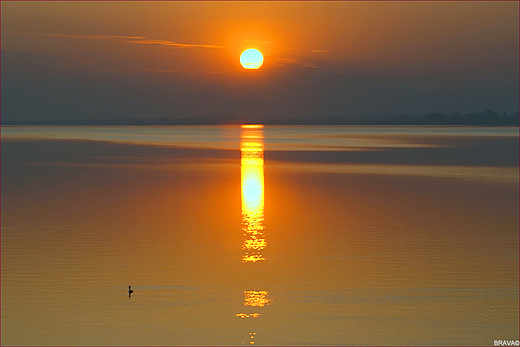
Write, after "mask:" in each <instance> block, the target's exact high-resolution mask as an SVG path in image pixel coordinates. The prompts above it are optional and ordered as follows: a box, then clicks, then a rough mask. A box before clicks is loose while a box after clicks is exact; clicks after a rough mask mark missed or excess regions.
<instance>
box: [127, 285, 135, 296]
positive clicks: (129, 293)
mask: <svg viewBox="0 0 520 347" xmlns="http://www.w3.org/2000/svg"><path fill="white" fill-rule="evenodd" d="M133 292H134V291H133V290H132V286H128V296H130V295H132V293H133Z"/></svg>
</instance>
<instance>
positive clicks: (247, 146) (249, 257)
mask: <svg viewBox="0 0 520 347" xmlns="http://www.w3.org/2000/svg"><path fill="white" fill-rule="evenodd" d="M242 129H243V130H242V136H241V142H240V173H241V175H240V177H241V188H242V196H241V198H242V230H243V231H244V236H245V240H244V243H243V244H242V249H243V250H244V251H245V253H244V255H243V257H242V261H243V262H252V263H255V262H257V261H261V260H265V258H264V257H263V256H262V254H261V251H262V250H263V249H265V247H266V246H267V242H266V240H265V238H264V234H263V230H264V146H263V131H262V128H259V127H258V126H257V125H255V126H251V127H247V126H242Z"/></svg>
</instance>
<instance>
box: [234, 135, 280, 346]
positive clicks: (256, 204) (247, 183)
mask: <svg viewBox="0 0 520 347" xmlns="http://www.w3.org/2000/svg"><path fill="white" fill-rule="evenodd" d="M262 128H263V126H262V125H242V135H241V142H240V178H241V192H242V193H241V199H242V231H243V232H244V242H243V243H242V249H243V250H244V251H245V253H244V255H243V256H242V262H245V263H256V262H258V261H261V260H265V258H264V256H263V255H262V253H261V251H262V250H263V249H265V248H266V247H267V241H266V240H265V237H264V233H263V230H264V218H265V217H264V145H263V131H262ZM271 302H272V300H271V299H269V293H268V292H267V291H265V290H260V291H256V290H246V291H244V306H248V307H252V308H261V307H264V306H266V305H269V304H270V303H271ZM235 316H236V317H240V318H258V317H260V313H258V312H252V313H237V314H236V315H235ZM255 336H256V332H250V333H249V337H250V340H249V344H250V345H253V344H254V343H255V342H254V341H253V339H254V337H255ZM244 343H245V341H242V344H244Z"/></svg>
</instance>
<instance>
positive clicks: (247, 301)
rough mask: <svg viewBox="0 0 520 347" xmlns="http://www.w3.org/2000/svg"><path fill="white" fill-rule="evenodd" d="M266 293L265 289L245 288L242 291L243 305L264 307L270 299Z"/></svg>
mask: <svg viewBox="0 0 520 347" xmlns="http://www.w3.org/2000/svg"><path fill="white" fill-rule="evenodd" d="M268 295H269V293H268V292H267V291H266V290H260V291H254V290H246V291H245V292H244V305H245V306H253V307H264V306H265V305H269V304H270V303H271V302H272V300H271V299H269V297H268Z"/></svg>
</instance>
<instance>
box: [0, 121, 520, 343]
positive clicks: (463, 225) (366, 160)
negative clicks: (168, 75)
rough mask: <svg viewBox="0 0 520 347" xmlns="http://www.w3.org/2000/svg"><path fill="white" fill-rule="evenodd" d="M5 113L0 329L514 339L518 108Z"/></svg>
mask: <svg viewBox="0 0 520 347" xmlns="http://www.w3.org/2000/svg"><path fill="white" fill-rule="evenodd" d="M1 131H2V143H1V151H2V153H1V154H2V158H1V159H2V160H1V164H2V166H1V170H2V171H1V174H2V176H1V203H2V205H1V207H2V209H1V218H2V219H1V232H2V233H1V241H2V249H1V251H2V254H1V256H2V258H1V260H2V263H1V266H2V269H1V270H2V272H1V275H2V277H1V281H2V283H1V295H2V297H1V303H2V306H1V313H2V321H1V324H2V331H1V333H2V334H1V342H2V345H54V346H56V345H246V344H247V345H252V344H257V345H334V344H337V345H493V341H494V340H497V339H502V340H518V339H519V331H518V326H519V300H518V298H519V276H518V274H519V233H518V230H519V215H518V210H519V200H518V192H519V170H518V167H519V162H518V158H519V153H518V148H519V136H518V128H479V127H274V126H273V127H264V128H240V127H238V126H228V127H224V126H222V127H187V126H171V127H170V126H169V127H106V126H104V127H2V129H1ZM129 285H131V286H132V289H133V290H134V292H133V293H132V295H131V296H130V297H129V294H128V286H129Z"/></svg>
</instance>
